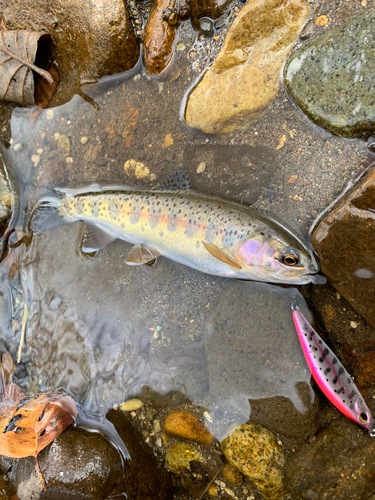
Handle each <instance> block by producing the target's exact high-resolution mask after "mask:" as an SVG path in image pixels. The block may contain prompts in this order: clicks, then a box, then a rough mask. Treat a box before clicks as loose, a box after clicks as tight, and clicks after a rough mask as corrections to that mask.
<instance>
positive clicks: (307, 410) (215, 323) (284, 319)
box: [205, 281, 318, 439]
mask: <svg viewBox="0 0 375 500" xmlns="http://www.w3.org/2000/svg"><path fill="white" fill-rule="evenodd" d="M296 302H297V303H298V304H299V307H300V308H301V309H302V310H303V312H304V314H306V315H307V316H308V317H310V315H309V312H308V310H307V307H306V304H305V303H304V300H303V299H302V297H301V295H300V293H299V292H298V291H297V290H296V289H293V288H289V289H284V288H281V287H278V286H271V285H268V284H265V283H256V282H248V283H244V282H242V283H241V282H235V281H231V282H229V283H227V286H226V288H225V290H224V291H223V293H222V294H221V296H220V298H219V300H218V301H217V303H216V305H215V307H214V308H213V310H212V312H211V315H210V319H209V336H208V338H207V341H206V342H205V348H206V353H207V365H208V371H209V381H210V396H211V398H212V401H213V402H214V404H213V405H212V406H210V405H209V410H210V412H211V413H212V414H213V424H212V425H211V430H212V431H213V432H214V435H215V437H217V438H218V439H221V438H222V437H223V436H224V435H225V432H226V428H225V426H224V424H225V422H226V426H227V427H228V426H229V425H232V424H234V423H236V424H238V423H245V422H247V421H248V420H249V418H251V420H252V421H255V422H256V423H258V424H261V425H266V426H267V428H268V429H270V430H272V431H273V432H278V433H282V434H285V435H288V436H293V437H301V438H304V439H305V438H306V437H307V436H309V435H311V434H312V433H314V432H315V430H316V428H317V422H316V415H317V410H318V407H317V403H316V401H317V400H316V399H315V401H314V393H313V391H312V389H311V387H310V380H311V373H310V371H309V370H308V368H307V366H306V362H305V359H304V356H303V353H302V350H301V346H300V343H299V341H298V337H297V335H296V332H295V327H294V324H293V319H292V305H293V304H294V303H296ZM217 408H218V409H219V410H217ZM223 414H224V415H225V419H224V418H223ZM290 422H293V425H292V426H291V425H290Z"/></svg>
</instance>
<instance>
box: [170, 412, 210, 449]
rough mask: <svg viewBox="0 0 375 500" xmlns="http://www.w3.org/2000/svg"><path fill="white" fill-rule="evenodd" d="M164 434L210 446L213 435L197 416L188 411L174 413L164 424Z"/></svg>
mask: <svg viewBox="0 0 375 500" xmlns="http://www.w3.org/2000/svg"><path fill="white" fill-rule="evenodd" d="M164 432H165V433H166V434H167V435H169V436H172V437H177V438H182V439H187V440H189V441H195V442H196V443H199V444H203V445H207V446H208V445H210V444H212V441H213V439H214V437H213V435H212V434H211V433H210V432H209V431H208V430H207V429H206V427H205V426H204V424H203V423H202V422H200V421H199V420H198V419H197V417H196V416H195V415H193V414H192V413H189V412H188V411H184V410H179V411H172V412H171V413H170V414H169V415H168V417H167V418H166V419H165V422H164Z"/></svg>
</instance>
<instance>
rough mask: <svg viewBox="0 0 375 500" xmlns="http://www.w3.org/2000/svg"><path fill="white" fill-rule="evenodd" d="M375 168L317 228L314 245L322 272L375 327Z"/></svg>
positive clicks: (313, 239) (314, 233)
mask: <svg viewBox="0 0 375 500" xmlns="http://www.w3.org/2000/svg"><path fill="white" fill-rule="evenodd" d="M374 212H375V169H372V170H371V171H370V172H369V173H368V174H367V175H365V176H363V177H362V178H361V179H360V180H359V181H358V182H357V184H356V185H355V186H354V187H353V188H352V189H351V190H349V191H348V192H347V193H345V194H344V195H343V196H342V197H341V198H339V200H338V201H337V202H336V203H335V204H334V206H333V207H332V208H331V209H330V210H329V212H327V213H325V214H323V216H322V217H321V219H320V220H319V221H318V222H317V224H316V225H315V227H314V229H313V232H312V237H311V242H312V244H313V246H314V248H315V250H316V252H317V253H318V256H319V258H320V264H321V270H322V273H323V274H324V275H325V276H327V278H328V279H329V280H330V282H331V283H332V285H333V286H334V287H335V288H336V290H338V291H339V292H340V294H342V295H343V296H344V297H345V298H346V299H347V300H348V301H349V302H350V304H351V305H352V306H353V307H354V309H356V310H357V311H358V312H359V313H360V314H361V315H362V316H363V317H364V318H365V319H366V320H367V321H368V322H369V323H370V324H371V325H372V326H375V309H374V302H375V238H374V234H375V213H374Z"/></svg>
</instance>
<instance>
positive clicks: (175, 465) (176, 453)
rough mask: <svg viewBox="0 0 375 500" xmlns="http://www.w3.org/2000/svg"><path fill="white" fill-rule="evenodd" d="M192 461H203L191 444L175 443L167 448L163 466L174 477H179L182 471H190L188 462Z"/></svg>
mask: <svg viewBox="0 0 375 500" xmlns="http://www.w3.org/2000/svg"><path fill="white" fill-rule="evenodd" d="M192 461H195V462H204V459H203V457H202V455H201V454H200V453H199V451H198V450H197V449H196V448H194V446H192V445H191V444H187V443H175V444H172V446H168V448H167V451H166V453H165V465H166V466H167V468H168V469H169V470H170V471H171V472H173V474H176V476H179V475H180V474H181V473H182V472H183V471H184V470H189V471H190V470H191V469H190V462H192Z"/></svg>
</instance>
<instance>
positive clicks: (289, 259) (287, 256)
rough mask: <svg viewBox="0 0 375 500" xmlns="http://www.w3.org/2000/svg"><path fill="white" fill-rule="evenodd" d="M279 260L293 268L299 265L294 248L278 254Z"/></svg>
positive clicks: (297, 255)
mask: <svg viewBox="0 0 375 500" xmlns="http://www.w3.org/2000/svg"><path fill="white" fill-rule="evenodd" d="M279 260H280V261H281V262H282V263H283V264H285V265H286V266H295V265H297V264H298V263H299V253H298V252H297V250H294V248H284V250H283V251H282V252H280V255H279Z"/></svg>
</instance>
